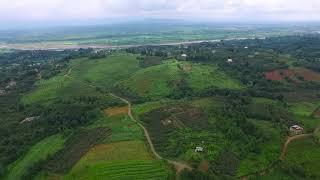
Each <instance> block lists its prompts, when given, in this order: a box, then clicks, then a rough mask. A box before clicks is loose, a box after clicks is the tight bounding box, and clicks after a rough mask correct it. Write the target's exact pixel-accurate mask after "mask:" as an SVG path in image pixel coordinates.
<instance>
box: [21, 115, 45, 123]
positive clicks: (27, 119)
mask: <svg viewBox="0 0 320 180" xmlns="http://www.w3.org/2000/svg"><path fill="white" fill-rule="evenodd" d="M39 118H40V116H35V117H27V118H25V119H24V120H22V121H21V122H20V124H22V123H27V122H32V121H33V120H36V119H39Z"/></svg>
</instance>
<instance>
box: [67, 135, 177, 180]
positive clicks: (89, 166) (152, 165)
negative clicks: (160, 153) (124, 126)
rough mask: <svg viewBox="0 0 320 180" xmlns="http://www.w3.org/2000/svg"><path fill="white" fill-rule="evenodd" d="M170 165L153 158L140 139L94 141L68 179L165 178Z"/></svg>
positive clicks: (168, 175)
mask: <svg viewBox="0 0 320 180" xmlns="http://www.w3.org/2000/svg"><path fill="white" fill-rule="evenodd" d="M170 174H171V173H170V170H169V167H168V166H167V165H166V163H165V162H162V161H159V160H154V159H153V157H152V156H151V155H150V154H149V152H148V149H147V146H146V145H145V144H144V142H142V141H124V142H118V143H112V144H105V145H97V146H96V147H94V148H92V149H91V150H90V151H89V152H88V153H87V154H86V155H85V156H84V157H83V158H82V159H81V160H80V161H79V162H78V163H77V164H76V165H75V167H74V168H73V169H72V170H71V172H70V173H69V174H68V175H67V177H66V178H67V179H99V178H108V179H168V178H169V177H170V176H171V175H172V174H171V175H170Z"/></svg>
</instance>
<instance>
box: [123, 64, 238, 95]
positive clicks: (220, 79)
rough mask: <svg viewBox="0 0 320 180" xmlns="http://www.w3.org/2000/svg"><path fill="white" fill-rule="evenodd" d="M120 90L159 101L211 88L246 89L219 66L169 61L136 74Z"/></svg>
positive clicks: (124, 82)
mask: <svg viewBox="0 0 320 180" xmlns="http://www.w3.org/2000/svg"><path fill="white" fill-rule="evenodd" d="M118 88H119V89H124V90H125V91H126V93H127V94H133V95H136V96H139V97H142V98H144V99H148V100H159V99H161V98H165V97H169V96H172V95H173V94H174V93H176V94H177V93H179V92H183V91H186V90H189V91H190V92H194V93H201V92H202V91H205V90H207V89H209V88H220V89H235V90H240V89H242V88H243V86H242V85H241V84H240V83H239V81H237V80H235V79H232V78H231V77H229V76H227V75H226V74H225V73H224V72H223V71H221V70H219V69H218V67H217V66H214V65H201V64H196V63H187V62H178V61H176V60H168V61H165V62H164V63H163V64H160V65H156V66H151V67H148V68H144V69H142V70H139V71H137V72H136V73H134V74H133V76H131V77H130V78H129V79H127V80H124V81H122V82H120V83H119V84H118Z"/></svg>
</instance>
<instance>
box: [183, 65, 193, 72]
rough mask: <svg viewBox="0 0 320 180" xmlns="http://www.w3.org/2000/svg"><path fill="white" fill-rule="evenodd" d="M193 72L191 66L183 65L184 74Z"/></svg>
mask: <svg viewBox="0 0 320 180" xmlns="http://www.w3.org/2000/svg"><path fill="white" fill-rule="evenodd" d="M191 70H192V65H191V64H184V65H182V71H183V72H190V71H191Z"/></svg>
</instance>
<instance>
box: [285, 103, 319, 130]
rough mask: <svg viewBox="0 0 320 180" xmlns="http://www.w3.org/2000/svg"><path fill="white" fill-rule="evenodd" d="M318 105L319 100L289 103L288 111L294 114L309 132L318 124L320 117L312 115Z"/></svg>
mask: <svg viewBox="0 0 320 180" xmlns="http://www.w3.org/2000/svg"><path fill="white" fill-rule="evenodd" d="M319 106H320V103H319V102H299V103H290V104H289V111H290V112H291V113H292V114H294V116H295V118H296V120H297V121H298V122H299V123H300V124H301V125H302V126H303V127H304V128H305V130H306V131H309V132H311V131H313V130H314V129H315V128H316V127H317V126H319V125H320V118H318V117H315V116H314V115H313V113H314V112H315V110H316V109H317V108H318V107H319Z"/></svg>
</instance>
